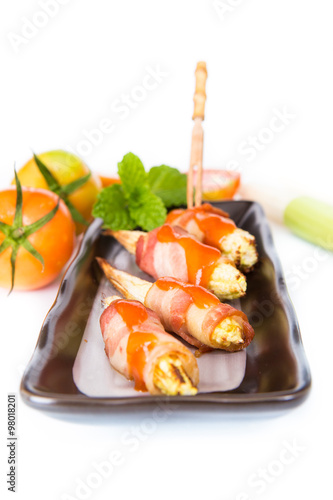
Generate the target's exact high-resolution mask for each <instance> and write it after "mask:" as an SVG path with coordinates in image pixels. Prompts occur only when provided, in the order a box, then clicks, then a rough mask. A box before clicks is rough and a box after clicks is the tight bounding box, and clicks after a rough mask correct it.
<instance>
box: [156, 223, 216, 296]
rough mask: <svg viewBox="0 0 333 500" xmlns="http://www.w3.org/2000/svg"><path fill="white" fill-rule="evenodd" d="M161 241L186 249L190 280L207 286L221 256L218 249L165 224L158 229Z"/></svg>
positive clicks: (158, 236) (158, 237)
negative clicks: (176, 244) (175, 230)
mask: <svg viewBox="0 0 333 500" xmlns="http://www.w3.org/2000/svg"><path fill="white" fill-rule="evenodd" d="M157 239H158V241H159V242H161V243H178V244H179V245H181V247H182V248H183V249H184V250H185V257H186V264H187V271H188V280H189V282H190V283H192V284H194V285H202V286H204V287H207V285H208V282H209V278H210V276H211V274H212V271H213V268H214V267H215V266H216V263H217V261H218V260H219V258H220V257H221V253H220V252H219V251H218V250H217V249H216V248H212V247H209V246H207V245H204V244H203V243H200V241H197V240H196V239H194V238H193V236H190V235H186V234H185V235H183V234H176V233H175V232H174V228H173V227H172V226H170V225H169V224H164V226H162V227H161V228H160V229H159V230H158V231H157Z"/></svg>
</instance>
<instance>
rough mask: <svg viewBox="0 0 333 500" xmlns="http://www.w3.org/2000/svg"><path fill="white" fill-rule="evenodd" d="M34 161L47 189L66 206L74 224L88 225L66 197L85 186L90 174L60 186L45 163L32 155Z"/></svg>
mask: <svg viewBox="0 0 333 500" xmlns="http://www.w3.org/2000/svg"><path fill="white" fill-rule="evenodd" d="M33 155H34V159H35V162H36V165H37V167H38V169H39V171H40V173H41V174H42V176H43V177H44V180H45V182H46V183H47V185H48V188H49V190H50V191H53V193H55V194H56V195H58V196H59V197H60V198H61V199H62V200H63V201H64V202H65V203H66V205H67V207H68V209H69V211H70V213H71V216H72V218H73V220H74V221H75V222H80V223H81V224H84V225H85V226H88V225H89V222H88V221H87V220H86V219H85V218H84V217H83V216H82V215H81V214H80V212H79V211H78V210H77V209H76V208H75V207H74V205H73V204H72V203H71V202H70V201H69V199H68V196H69V195H70V194H72V193H73V192H74V191H76V190H77V189H79V188H80V187H81V186H83V184H85V183H86V182H87V181H88V179H89V178H90V176H91V173H90V172H89V174H87V175H84V176H83V177H80V178H79V179H76V180H75V181H73V182H70V183H69V184H66V185H65V186H61V185H60V184H59V182H58V181H57V179H56V178H55V177H54V175H53V174H52V173H51V172H50V170H49V169H48V168H47V166H46V165H45V163H43V162H42V161H41V159H40V158H38V156H37V155H36V154H35V153H33Z"/></svg>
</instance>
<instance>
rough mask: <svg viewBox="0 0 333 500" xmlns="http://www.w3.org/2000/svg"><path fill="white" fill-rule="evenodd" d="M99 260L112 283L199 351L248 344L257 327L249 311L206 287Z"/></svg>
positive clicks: (225, 348)
mask: <svg viewBox="0 0 333 500" xmlns="http://www.w3.org/2000/svg"><path fill="white" fill-rule="evenodd" d="M97 260H98V263H99V265H100V266H101V268H102V269H103V271H104V273H105V275H106V277H107V278H108V279H109V281H110V282H111V283H112V285H113V286H114V287H115V288H116V289H117V290H119V291H120V292H121V293H122V294H123V295H124V296H125V297H126V298H129V299H136V300H140V302H142V303H143V304H145V306H147V307H149V308H150V309H152V310H153V311H154V312H155V313H156V314H157V315H158V316H159V318H160V320H161V322H162V324H163V326H164V328H165V329H166V330H168V331H171V332H175V333H177V334H178V335H179V336H181V337H182V338H183V339H184V340H186V341H187V342H188V343H190V344H192V345H194V346H196V347H198V348H199V352H205V351H207V350H211V349H223V350H226V351H239V350H241V349H244V348H245V347H247V346H248V345H249V343H250V342H251V341H252V339H253V337H254V331H253V328H252V327H251V325H250V324H249V322H248V319H247V317H246V315H245V314H244V313H243V312H242V311H238V310H237V309H235V308H234V307H232V306H230V305H228V304H221V302H220V301H219V300H218V299H217V298H216V297H215V295H213V294H212V293H210V292H209V291H208V290H206V289H205V288H202V287H201V286H197V285H190V284H188V283H182V282H181V281H179V280H177V279H174V278H160V279H158V280H157V281H156V282H155V283H154V284H152V283H149V282H148V281H144V280H142V279H140V278H137V277H135V276H131V275H130V274H128V273H125V272H124V271H119V270H118V269H115V268H114V267H112V266H110V264H109V263H108V262H107V261H106V260H104V259H101V258H99V257H97Z"/></svg>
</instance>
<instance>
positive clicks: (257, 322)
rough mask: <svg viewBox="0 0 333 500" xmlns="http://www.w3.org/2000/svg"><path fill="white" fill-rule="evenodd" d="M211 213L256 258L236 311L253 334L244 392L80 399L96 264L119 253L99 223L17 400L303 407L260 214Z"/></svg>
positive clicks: (282, 289) (254, 207)
mask: <svg viewBox="0 0 333 500" xmlns="http://www.w3.org/2000/svg"><path fill="white" fill-rule="evenodd" d="M214 205H215V206H217V207H219V208H222V209H223V210H225V211H227V212H229V214H230V216H231V218H232V219H234V220H235V222H236V224H237V225H238V226H239V227H241V228H243V229H245V230H247V231H249V232H250V233H252V234H254V235H255V237H256V240H257V248H258V253H259V263H258V264H257V265H256V266H255V269H254V270H253V271H252V272H251V273H249V274H248V277H247V281H248V289H247V293H246V296H245V297H243V298H242V299H241V300H240V306H241V309H242V310H243V311H244V312H245V313H246V314H247V316H248V318H249V320H250V322H251V324H252V326H253V327H254V329H255V337H254V340H253V341H252V343H251V344H250V346H249V347H248V348H247V349H246V371H245V376H244V378H243V381H242V382H241V384H240V385H239V386H238V387H237V388H236V389H233V390H230V391H215V392H208V393H199V394H197V395H196V396H193V397H184V396H177V397H174V398H170V397H161V396H158V397H155V396H151V395H149V394H145V395H142V394H138V396H135V395H134V396H131V397H91V396H87V395H85V394H83V393H82V392H80V391H79V389H78V388H77V386H76V385H75V383H74V380H73V365H74V362H75V359H76V356H77V353H78V350H79V347H80V344H81V340H82V336H83V333H84V331H85V327H86V324H87V321H88V318H89V314H90V311H91V308H92V305H93V303H94V301H95V298H96V293H97V290H98V287H99V284H100V280H101V272H100V270H99V268H98V266H97V264H96V261H95V257H96V256H100V257H104V258H109V259H110V257H111V260H112V256H113V255H114V256H116V255H117V253H119V244H118V243H117V242H116V241H115V240H114V239H113V238H110V237H106V236H103V234H102V230H101V226H102V221H101V220H98V219H96V220H95V221H94V222H93V223H92V224H91V225H90V227H89V228H88V230H87V232H86V234H85V236H84V238H83V240H82V243H81V246H80V249H79V252H78V254H77V256H76V258H75V259H74V260H73V262H72V263H71V265H70V267H69V268H68V270H67V272H66V275H65V277H64V279H63V281H62V283H61V285H60V288H59V292H58V295H57V298H56V300H55V302H54V304H53V306H52V308H51V309H50V311H49V313H48V315H47V316H46V319H45V321H44V324H43V326H42V328H41V331H40V335H39V338H38V341H37V345H36V349H35V352H34V354H33V356H32V358H31V360H30V362H29V365H28V367H27V369H26V371H25V373H24V376H23V379H22V383H21V395H22V397H23V399H24V401H25V402H26V403H28V404H29V405H31V406H33V407H36V408H39V409H44V410H48V411H49V410H58V411H70V412H73V411H82V412H85V411H95V410H96V411H100V410H103V409H104V410H109V411H110V412H112V411H115V408H116V407H118V408H119V406H121V407H122V408H123V410H125V409H126V407H127V405H143V404H147V403H153V402H155V401H159V402H161V401H163V400H167V401H168V402H169V403H170V400H172V401H174V402H176V403H177V405H179V404H182V403H187V405H190V404H195V403H200V404H201V405H203V404H205V405H208V404H209V403H215V404H219V405H220V407H221V408H222V407H224V408H225V407H226V404H228V405H230V404H249V403H265V404H267V403H282V402H288V401H289V402H290V401H294V402H300V401H302V400H303V399H304V397H305V395H306V394H307V391H308V389H309V387H310V383H311V377H310V371H309V367H308V363H307V360H306V357H305V353H304V349H303V345H302V341H301V335H300V330H299V326H298V323H297V318H296V315H295V312H294V310H293V307H292V304H291V302H290V299H289V296H288V293H287V289H286V285H285V281H284V277H283V274H282V270H281V264H280V262H279V259H278V257H277V254H276V250H275V248H274V244H273V240H272V236H271V232H270V229H269V226H268V223H267V220H266V218H265V215H264V213H263V210H262V208H261V207H260V205H258V204H257V203H254V202H250V201H228V202H223V203H215V204H214ZM133 271H134V272H136V269H133ZM141 276H142V273H141ZM96 328H99V325H96ZM110 369H111V368H110Z"/></svg>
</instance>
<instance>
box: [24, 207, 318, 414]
mask: <svg viewBox="0 0 333 500" xmlns="http://www.w3.org/2000/svg"><path fill="white" fill-rule="evenodd" d="M239 201H240V202H242V203H248V204H249V208H250V207H251V206H256V207H257V208H256V209H257V210H259V212H260V215H261V224H262V225H263V230H262V245H263V247H264V249H265V251H266V253H267V254H268V255H269V258H270V259H271V261H272V263H273V266H274V271H275V281H276V286H277V288H278V290H279V294H280V296H281V300H282V302H283V305H284V308H285V310H286V313H287V314H288V316H289V317H291V319H292V323H293V324H294V323H295V322H296V327H297V328H293V329H292V331H290V337H292V340H293V354H294V355H295V359H296V363H297V366H298V367H300V365H301V367H302V369H303V371H304V378H305V379H306V380H305V382H304V383H303V385H302V386H300V387H297V388H295V387H294V388H291V389H289V390H284V391H271V392H261V393H233V392H214V393H202V394H197V395H196V396H194V397H191V398H188V397H185V396H173V397H172V400H170V396H169V397H168V396H152V395H149V394H147V396H142V395H141V396H140V397H133V396H132V397H92V396H87V395H85V394H83V393H81V392H80V391H79V389H78V391H79V393H78V394H62V393H51V392H43V391H40V390H39V389H37V388H36V387H34V388H32V387H31V386H30V384H29V383H28V381H29V371H30V369H31V367H32V366H33V363H34V356H35V355H36V351H37V350H38V348H39V345H40V343H41V340H42V338H43V336H44V334H45V331H47V329H48V327H49V324H50V323H51V322H52V320H53V318H54V317H55V316H56V315H57V313H58V309H61V307H62V304H63V303H64V301H65V300H66V296H68V295H71V289H72V288H73V285H72V286H71V276H72V274H74V273H75V270H76V269H77V267H78V266H79V265H80V261H81V259H82V258H83V256H84V254H85V253H86V251H87V249H88V248H89V247H91V245H92V244H94V243H95V242H96V241H97V240H98V239H99V237H100V236H101V229H102V224H103V221H102V219H95V220H94V221H93V222H92V223H91V224H90V226H89V227H88V229H87V231H86V232H85V234H84V235H83V238H82V240H81V242H80V243H79V247H78V249H77V252H76V254H75V255H74V257H73V258H72V260H71V262H70V264H69V265H68V267H67V269H66V271H65V273H64V275H63V277H62V280H61V282H60V284H59V289H58V291H57V295H56V297H55V300H54V302H53V304H52V305H51V307H50V309H49V311H48V313H47V315H46V317H45V319H44V321H43V324H42V326H41V329H40V332H39V335H38V338H37V342H36V346H35V349H34V351H33V353H32V356H31V358H30V360H29V363H28V364H27V367H26V369H25V371H24V374H23V377H22V380H21V384H20V394H21V397H22V399H23V401H24V402H25V403H26V404H28V405H29V406H31V407H34V408H36V409H41V410H51V411H59V410H60V411H61V410H66V411H68V409H71V411H72V409H73V408H78V409H79V408H82V407H83V408H89V410H93V409H96V410H100V409H101V408H104V409H106V408H109V409H110V410H112V408H115V407H123V408H124V407H127V406H128V405H139V406H146V405H148V404H149V403H152V404H153V403H156V402H157V401H159V402H161V401H164V402H168V404H170V402H171V403H176V404H179V403H182V404H183V403H185V404H187V405H188V404H191V403H197V404H200V405H201V406H202V405H203V404H204V403H206V404H208V405H212V404H214V403H215V404H218V405H220V406H221V407H226V406H229V405H236V406H237V407H239V406H241V405H245V406H249V405H254V406H255V405H259V404H260V403H265V404H267V405H270V404H274V403H288V402H291V401H293V402H295V403H296V404H297V403H299V402H301V401H303V400H304V399H305V398H306V397H307V395H308V393H309V390H310V388H311V373H310V368H309V364H308V360H307V357H306V354H305V350H304V346H303V342H302V337H301V332H300V329H299V325H298V320H297V316H296V313H295V310H294V307H293V304H292V301H291V299H290V296H289V293H288V290H287V287H286V283H285V278H284V274H283V269H282V265H281V262H280V259H279V257H278V253H277V251H276V248H275V245H274V240H273V236H272V233H271V229H270V227H269V223H268V220H267V218H266V215H265V213H264V210H263V208H262V206H261V205H260V204H259V203H257V202H255V201H251V200H225V202H228V203H232V204H237V203H238V202H239ZM221 204H223V202H215V203H212V205H215V206H218V205H221ZM247 211H248V210H247ZM247 211H246V212H245V213H244V214H243V215H242V216H241V219H242V217H244V215H246V213H247ZM68 285H69V286H68ZM295 343H296V345H297V352H295V349H294V347H295V346H294V344H295Z"/></svg>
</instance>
